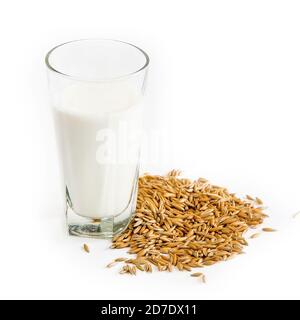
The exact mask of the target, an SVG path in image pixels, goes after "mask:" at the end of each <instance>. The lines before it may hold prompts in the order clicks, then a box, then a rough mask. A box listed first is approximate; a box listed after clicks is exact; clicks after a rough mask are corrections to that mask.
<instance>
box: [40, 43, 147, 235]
mask: <svg viewBox="0 0 300 320" xmlns="http://www.w3.org/2000/svg"><path fill="white" fill-rule="evenodd" d="M46 65H47V67H48V80H49V91H50V100H51V106H52V110H53V115H54V123H55V129H56V135H57V142H58V148H59V154H60V162H61V168H62V177H63V179H62V180H63V190H64V193H65V203H66V208H65V209H66V216H67V224H68V230H69V233H70V234H71V235H77V236H85V237H97V238H108V237H112V236H114V235H115V234H117V233H119V232H121V231H123V230H124V229H125V228H126V226H127V225H128V223H129V221H130V218H131V216H132V214H133V213H134V211H135V207H136V195H137V183H138V175H139V154H140V138H141V129H142V128H141V121H142V119H141V116H142V114H141V113H142V104H143V94H144V90H145V80H146V75H147V69H148V65H149V58H148V55H147V54H146V53H145V52H144V51H143V50H141V49H139V48H138V47H136V46H134V45H131V44H129V43H125V42H121V41H116V40H100V39H87V40H77V41H71V42H67V43H64V44H61V45H59V46H57V47H55V48H53V49H52V50H51V51H50V52H49V53H48V54H47V56H46Z"/></svg>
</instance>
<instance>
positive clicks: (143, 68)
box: [45, 38, 150, 82]
mask: <svg viewBox="0 0 300 320" xmlns="http://www.w3.org/2000/svg"><path fill="white" fill-rule="evenodd" d="M83 41H112V42H115V43H121V44H126V45H129V46H131V47H133V48H135V49H137V50H138V51H140V52H141V53H142V54H143V56H144V58H145V63H144V65H143V66H142V67H140V68H139V69H137V70H135V71H132V72H129V73H127V74H124V75H120V76H117V77H111V78H103V79H100V78H99V79H85V78H84V77H83V78H81V77H76V76H73V75H71V74H67V73H64V72H61V71H59V70H58V69H57V68H54V67H53V66H52V65H51V63H50V61H49V59H50V56H51V54H52V53H53V52H54V51H55V50H56V49H58V48H60V47H62V46H65V45H68V44H70V43H74V42H83ZM149 62H150V58H149V56H148V54H147V53H146V52H145V51H144V50H143V49H141V48H139V47H138V46H136V45H134V44H132V43H129V42H126V41H121V40H115V39H109V38H84V39H77V40H71V41H67V42H64V43H61V44H58V45H57V46H55V47H53V48H52V49H51V50H49V51H48V52H47V54H46V56H45V64H46V66H47V68H48V69H49V70H50V71H52V72H54V73H56V74H58V75H60V76H63V77H67V78H69V79H72V80H78V81H85V82H107V81H113V80H119V79H123V78H128V77H130V76H133V75H135V74H137V73H139V72H140V71H142V70H145V69H146V68H147V67H148V65H149Z"/></svg>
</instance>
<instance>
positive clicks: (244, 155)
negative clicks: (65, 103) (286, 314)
mask: <svg viewBox="0 0 300 320" xmlns="http://www.w3.org/2000/svg"><path fill="white" fill-rule="evenodd" d="M299 16H300V3H299V1H289V0H284V1H276V0H272V1H265V0H258V1H257V0H251V1H242V0H237V1H214V0H213V1H200V0H197V1H175V0H171V1H169V0H164V1H155V0H152V1H145V0H137V1H131V0H127V1H123V0H119V1H117V0H110V1H103V0H95V1H92V0H85V1H74V0H70V1H68V0H52V1H42V0H41V1H33V0H27V1H14V0H12V1H6V2H3V3H2V4H1V9H0V34H1V48H0V57H1V59H0V88H1V90H0V97H1V98H0V99H1V100H0V101H1V117H0V122H1V123H0V133H1V135H0V136H1V167H0V190H1V222H0V226H1V228H0V246H1V250H0V298H39V299H43V298H50V299H51V298H58V299H60V298H66V299H68V298H75V299H77V298H83V299H88V298H91V299H125V298H127V299H138V298H140V299H151V298H165V299H175V298H178V299H181V298H182V299H185V298H186V299H188V298H189V299H210V298H212V299H213V298H215V299H219V298H229V299H230V298H238V299H244V298H250V299H252V298H253V299H254V298H257V299H261V298H267V299H268V298H269V299H271V298H300V292H299V288H300V276H299V270H300V249H299V247H300V232H299V228H300V219H292V218H291V216H292V214H293V213H295V212H297V211H298V210H300V203H299V196H300V187H299V181H300V151H299V134H300V127H299V106H300V94H299V93H300V90H299V88H300V44H299V43H300V42H299V31H300V19H299ZM94 37H100V38H115V39H121V40H124V41H129V42H132V43H135V44H136V45H138V46H140V47H142V48H143V49H144V50H145V51H147V52H148V53H149V55H150V58H151V68H150V76H149V81H148V91H147V99H148V104H149V106H148V109H147V112H148V118H149V120H150V121H149V123H150V125H149V127H153V128H156V129H159V130H162V129H164V130H167V132H168V138H169V147H170V150H171V149H172V152H171V151H170V153H169V157H168V158H167V159H164V161H161V163H155V164H152V166H151V165H149V164H148V165H145V169H147V170H152V171H151V172H164V171H167V170H169V169H171V168H173V167H176V168H181V169H182V170H183V171H185V173H186V174H187V175H196V176H203V177H206V178H208V179H210V180H211V181H213V182H214V183H217V184H221V185H225V186H228V187H229V188H230V190H232V191H237V192H239V193H242V194H245V193H248V194H254V195H258V196H260V197H261V198H263V199H264V200H265V202H266V204H267V206H268V207H269V209H268V213H269V214H270V219H269V221H268V223H267V225H268V226H272V227H275V228H278V230H279V232H277V233H276V234H275V233H274V234H264V235H263V236H262V237H260V238H258V239H255V240H252V241H251V242H250V246H249V248H247V250H246V251H247V254H245V255H243V256H240V257H238V258H237V259H234V260H231V261H230V262H226V263H221V264H218V265H216V266H213V267H209V268H207V269H206V270H205V274H206V276H207V284H206V285H203V284H201V283H200V282H199V281H197V280H196V279H194V278H191V277H189V275H188V274H187V273H180V272H175V273H170V274H169V273H158V272H157V273H154V274H152V275H150V274H139V275H138V276H136V277H130V276H121V275H119V274H118V273H117V271H118V270H117V269H105V268H104V266H105V265H106V264H107V263H108V262H110V261H111V259H112V258H113V257H117V256H122V255H123V253H120V252H118V251H113V250H110V249H108V247H109V243H108V242H107V241H101V240H95V241H86V242H87V243H89V245H90V248H91V253H90V254H86V253H84V252H83V251H82V250H81V246H82V244H83V242H84V241H85V240H83V239H80V238H70V237H67V236H66V234H65V227H64V219H63V212H62V208H63V204H62V197H61V194H60V189H59V175H58V164H57V153H56V145H55V139H54V131H53V126H52V119H51V113H50V111H49V107H48V100H47V99H48V96H47V82H46V72H45V71H46V70H45V69H46V68H45V66H44V61H43V59H44V55H45V53H46V52H47V50H48V49H50V48H51V47H53V46H55V45H56V44H59V43H61V42H65V41H68V40H72V39H78V38H94ZM299 218H300V217H299Z"/></svg>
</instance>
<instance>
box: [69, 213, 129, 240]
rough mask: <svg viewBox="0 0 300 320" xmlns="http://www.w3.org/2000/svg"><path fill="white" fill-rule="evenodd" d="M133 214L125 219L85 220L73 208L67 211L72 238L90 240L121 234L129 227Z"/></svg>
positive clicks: (118, 217)
mask: <svg viewBox="0 0 300 320" xmlns="http://www.w3.org/2000/svg"><path fill="white" fill-rule="evenodd" d="M131 215H132V214H131V213H130V214H127V215H126V216H125V217H122V218H121V217H120V216H117V217H105V218H101V219H89V218H84V217H81V216H79V215H77V214H76V213H74V211H73V210H72V209H71V208H68V209H67V223H68V230H69V234H70V235H72V236H79V237H88V238H101V239H107V238H112V237H114V236H115V235H117V234H118V233H121V232H122V231H123V230H125V228H126V227H127V226H128V224H129V222H130V220H131V219H130V218H131Z"/></svg>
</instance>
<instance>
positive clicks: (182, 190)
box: [108, 170, 273, 281]
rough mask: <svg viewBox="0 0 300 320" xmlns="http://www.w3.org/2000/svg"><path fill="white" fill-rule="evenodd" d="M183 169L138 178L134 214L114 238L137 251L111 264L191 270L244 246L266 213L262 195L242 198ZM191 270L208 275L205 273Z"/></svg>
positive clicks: (118, 244)
mask: <svg viewBox="0 0 300 320" xmlns="http://www.w3.org/2000/svg"><path fill="white" fill-rule="evenodd" d="M179 175H180V172H179V171H175V170H173V171H171V172H170V173H169V174H167V175H166V176H158V175H144V176H142V177H140V178H139V189H138V199H137V208H136V214H135V217H134V218H133V220H132V221H131V223H130V224H129V226H128V228H127V229H126V230H125V231H124V232H123V233H122V234H120V235H118V236H116V237H115V238H114V239H113V243H112V248H116V249H118V248H129V250H128V253H130V254H133V255H134V257H133V258H132V259H128V258H118V259H116V260H115V261H113V262H112V263H110V264H109V265H108V266H109V267H110V266H112V265H114V264H116V263H117V262H123V263H124V265H123V267H122V269H121V273H129V274H136V272H137V269H138V270H140V271H146V272H151V271H152V268H153V267H156V268H157V269H158V270H159V271H165V270H167V271H172V269H173V268H174V267H175V268H177V269H178V270H187V271H191V270H192V268H198V267H203V266H210V265H213V264H215V263H217V262H219V261H223V260H227V259H229V258H232V257H233V256H235V255H237V254H241V253H242V252H243V251H242V250H243V247H244V246H246V245H247V241H246V240H245V238H244V237H243V234H244V233H245V231H247V230H248V229H249V228H252V227H256V226H258V225H259V224H261V223H262V222H263V220H264V218H265V217H266V216H267V215H266V214H264V212H263V207H262V201H261V200H260V199H258V198H252V197H250V196H247V197H246V199H245V200H242V199H240V198H238V197H237V196H236V195H235V194H233V193H229V192H228V191H227V189H226V188H222V187H218V186H215V185H211V184H210V183H209V182H208V181H207V180H205V179H202V178H200V179H198V180H196V181H191V180H188V179H183V178H180V177H179ZM266 229H269V230H266V231H273V229H270V228H266ZM256 236H257V234H254V235H253V238H254V237H256ZM192 275H193V276H196V277H197V276H199V277H200V276H201V277H202V280H203V281H204V275H203V274H202V273H200V272H198V273H194V274H192Z"/></svg>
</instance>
